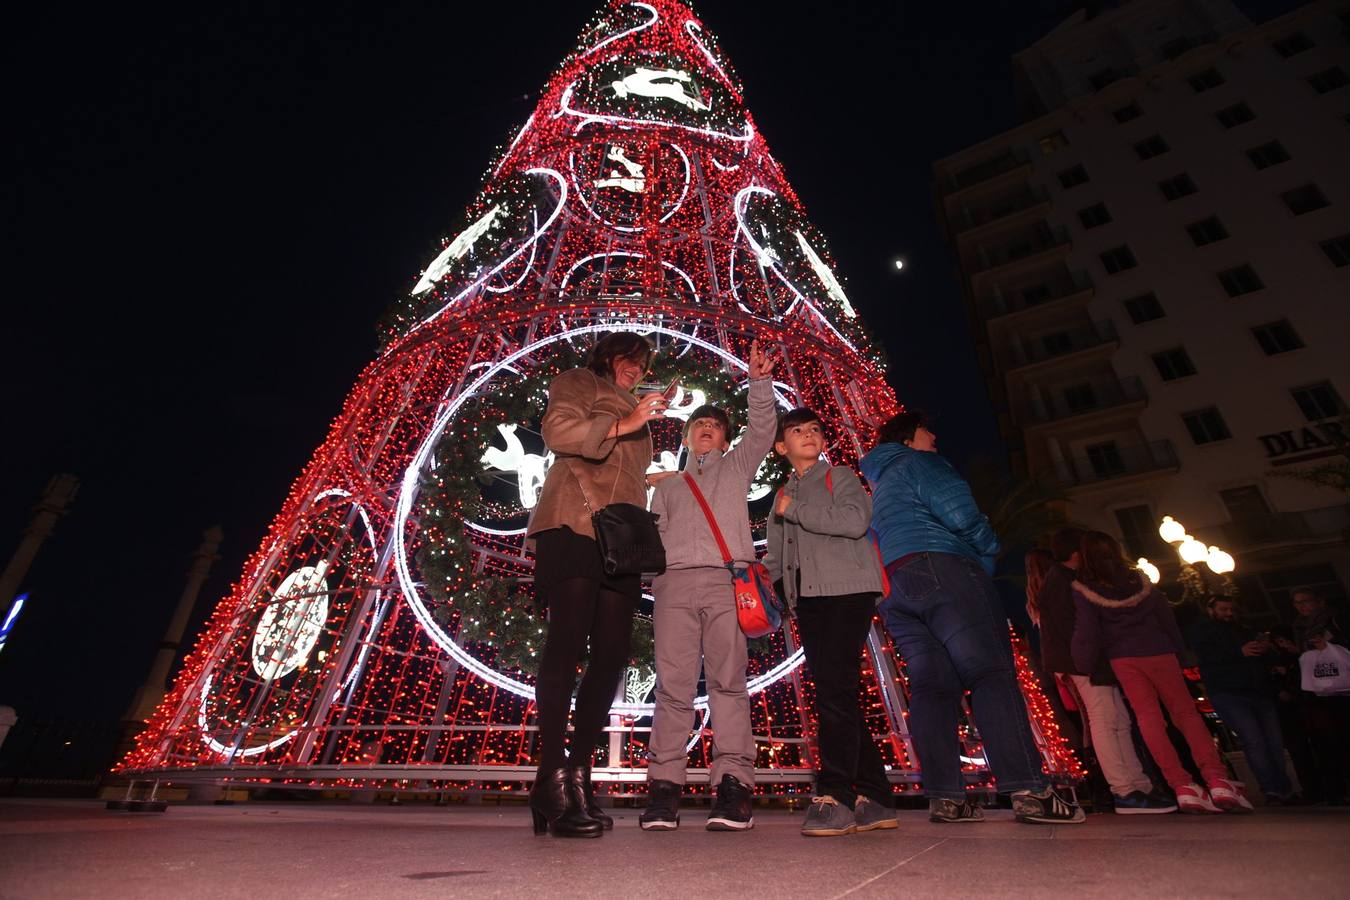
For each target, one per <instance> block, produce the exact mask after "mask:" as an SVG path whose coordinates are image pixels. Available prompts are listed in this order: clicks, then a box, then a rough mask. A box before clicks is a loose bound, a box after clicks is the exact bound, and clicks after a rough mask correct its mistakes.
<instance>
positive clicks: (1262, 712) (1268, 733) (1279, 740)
mask: <svg viewBox="0 0 1350 900" xmlns="http://www.w3.org/2000/svg"><path fill="white" fill-rule="evenodd" d="M1209 700H1210V702H1211V703H1213V704H1214V711H1215V712H1216V713H1218V714H1219V718H1220V719H1223V723H1224V724H1225V725H1227V726H1228V727H1229V728H1231V729H1233V731H1235V732H1237V736H1238V743H1240V744H1241V745H1242V752H1243V754H1244V755H1245V756H1246V757H1247V765H1249V766H1251V769H1252V774H1253V775H1255V776H1256V782H1257V784H1259V785H1260V786H1261V793H1263V794H1274V795H1275V796H1277V797H1288V796H1289V795H1290V794H1291V793H1293V791H1294V786H1293V785H1292V784H1290V783H1289V774H1288V773H1287V772H1286V771H1285V768H1284V735H1283V734H1282V733H1281V732H1280V716H1279V713H1278V712H1277V711H1276V709H1275V701H1274V700H1271V699H1270V698H1269V697H1248V696H1243V695H1242V694H1224V693H1220V692H1216V691H1210V693H1209Z"/></svg>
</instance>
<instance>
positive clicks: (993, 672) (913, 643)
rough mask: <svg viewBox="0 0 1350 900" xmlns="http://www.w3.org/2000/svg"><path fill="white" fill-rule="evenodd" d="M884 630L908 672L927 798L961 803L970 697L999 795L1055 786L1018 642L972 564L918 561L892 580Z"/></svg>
mask: <svg viewBox="0 0 1350 900" xmlns="http://www.w3.org/2000/svg"><path fill="white" fill-rule="evenodd" d="M889 574H890V579H891V594H890V596H889V597H887V598H886V600H885V602H884V603H883V604H882V614H883V616H884V617H885V621H886V629H887V630H888V631H889V632H890V633H891V638H892V639H893V640H894V641H895V648H896V650H897V651H898V652H899V654H900V655H901V656H902V657H903V658H904V661H905V666H906V668H907V669H908V672H909V702H910V707H909V729H910V735H911V736H912V737H913V739H914V749H915V751H916V752H917V753H918V755H919V765H920V767H921V769H922V777H923V789H924V793H925V794H927V795H928V797H929V798H930V799H934V798H936V799H944V800H957V801H960V800H964V799H965V796H966V783H965V778H964V777H963V776H962V773H961V759H960V756H961V750H960V742H959V740H958V736H957V724H958V722H959V719H960V715H961V696H962V691H963V690H968V691H970V700H971V706H972V707H973V710H974V714H975V723H976V725H977V726H978V727H979V732H980V736H981V738H982V739H983V741H984V751H985V755H986V756H987V757H988V759H989V767H990V769H992V770H993V773H994V778H995V780H996V781H997V783H998V789H999V790H1000V791H1003V792H1008V791H1021V790H1031V791H1037V792H1039V791H1042V790H1044V789H1045V788H1046V787H1047V786H1048V784H1049V783H1048V781H1047V779H1046V777H1045V775H1044V774H1043V773H1042V771H1041V754H1040V751H1039V750H1037V748H1036V742H1035V739H1034V738H1033V737H1032V734H1031V723H1030V721H1029V720H1028V717H1027V704H1026V700H1025V698H1023V696H1022V691H1021V689H1020V688H1019V686H1018V683H1017V672H1016V670H1015V668H1014V666H1013V658H1012V642H1011V640H1010V639H1009V636H1008V624H1007V621H1006V619H1005V617H1004V615H1003V613H1002V604H1001V603H1000V601H999V597H998V592H997V591H996V589H995V588H994V582H993V580H992V579H991V578H990V577H989V576H988V575H987V574H985V571H984V569H983V568H981V567H980V565H979V563H977V562H975V561H974V560H970V559H966V558H965V557H964V556H957V555H955V554H952V553H918V554H914V555H913V556H909V557H906V558H905V559H904V561H903V564H902V565H899V566H895V567H894V568H892V569H891V570H890V572H889Z"/></svg>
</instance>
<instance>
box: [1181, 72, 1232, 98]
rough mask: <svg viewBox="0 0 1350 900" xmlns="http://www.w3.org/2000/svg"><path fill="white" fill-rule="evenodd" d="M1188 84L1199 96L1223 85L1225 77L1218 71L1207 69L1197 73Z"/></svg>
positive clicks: (1187, 80)
mask: <svg viewBox="0 0 1350 900" xmlns="http://www.w3.org/2000/svg"><path fill="white" fill-rule="evenodd" d="M1186 83H1187V84H1189V85H1190V86H1191V90H1193V91H1195V92H1196V93H1197V94H1200V93H1203V92H1205V91H1207V90H1209V89H1210V88H1216V87H1218V86H1219V85H1221V84H1223V76H1222V75H1220V74H1219V70H1218V69H1206V70H1205V71H1203V72H1196V73H1195V74H1194V75H1192V76H1191V77H1190V78H1187V79H1186Z"/></svg>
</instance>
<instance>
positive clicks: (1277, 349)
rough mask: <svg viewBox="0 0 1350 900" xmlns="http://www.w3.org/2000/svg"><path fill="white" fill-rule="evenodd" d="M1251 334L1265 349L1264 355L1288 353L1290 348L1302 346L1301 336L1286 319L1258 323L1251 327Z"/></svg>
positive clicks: (1294, 348)
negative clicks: (1262, 323)
mask: <svg viewBox="0 0 1350 900" xmlns="http://www.w3.org/2000/svg"><path fill="white" fill-rule="evenodd" d="M1252 336H1253V337H1254V338H1256V342H1257V343H1258V344H1260V345H1261V349H1262V350H1264V351H1265V353H1266V356H1274V355H1275V354H1277V353H1288V352H1289V351H1290V350H1300V349H1302V348H1303V340H1302V338H1300V337H1299V336H1298V332H1296V331H1294V326H1293V325H1290V324H1289V320H1288V319H1281V320H1280V321H1278V322H1267V323H1266V324H1265V325H1258V326H1256V327H1255V328H1253V329H1252Z"/></svg>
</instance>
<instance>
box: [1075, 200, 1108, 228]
mask: <svg viewBox="0 0 1350 900" xmlns="http://www.w3.org/2000/svg"><path fill="white" fill-rule="evenodd" d="M1078 221H1080V222H1082V223H1083V227H1084V228H1096V227H1097V226H1098V225H1105V224H1106V223H1107V222H1110V221H1111V213H1109V212H1107V210H1106V204H1105V203H1094V204H1093V205H1092V206H1089V207H1087V208H1086V209H1080V210H1079V211H1078Z"/></svg>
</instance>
